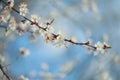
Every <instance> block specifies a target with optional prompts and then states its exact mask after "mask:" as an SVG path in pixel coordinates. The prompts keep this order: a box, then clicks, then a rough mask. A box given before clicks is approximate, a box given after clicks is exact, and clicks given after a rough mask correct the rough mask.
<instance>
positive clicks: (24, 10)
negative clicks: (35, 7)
mask: <svg viewBox="0 0 120 80" xmlns="http://www.w3.org/2000/svg"><path fill="white" fill-rule="evenodd" d="M19 7H20V9H19V11H20V15H22V16H26V14H27V13H28V8H27V4H25V3H21V4H20V6H19Z"/></svg>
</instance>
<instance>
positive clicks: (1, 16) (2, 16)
mask: <svg viewBox="0 0 120 80" xmlns="http://www.w3.org/2000/svg"><path fill="white" fill-rule="evenodd" d="M10 16H11V15H10V11H9V10H3V11H2V12H1V13H0V23H1V22H3V23H7V22H8V20H9V19H10Z"/></svg>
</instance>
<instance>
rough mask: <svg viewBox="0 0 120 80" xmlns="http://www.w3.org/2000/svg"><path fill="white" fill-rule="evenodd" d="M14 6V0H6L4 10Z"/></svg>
mask: <svg viewBox="0 0 120 80" xmlns="http://www.w3.org/2000/svg"><path fill="white" fill-rule="evenodd" d="M13 6H14V0H8V5H7V6H6V7H5V9H6V10H10V9H11V8H12V7H13Z"/></svg>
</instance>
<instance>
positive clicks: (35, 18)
mask: <svg viewBox="0 0 120 80" xmlns="http://www.w3.org/2000/svg"><path fill="white" fill-rule="evenodd" d="M39 19H40V17H39V16H38V15H35V14H33V15H31V21H33V22H34V23H38V21H39Z"/></svg>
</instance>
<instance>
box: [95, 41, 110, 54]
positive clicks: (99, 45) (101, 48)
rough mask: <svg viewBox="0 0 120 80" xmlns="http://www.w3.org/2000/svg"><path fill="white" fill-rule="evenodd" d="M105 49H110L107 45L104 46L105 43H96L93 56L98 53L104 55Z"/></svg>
mask: <svg viewBox="0 0 120 80" xmlns="http://www.w3.org/2000/svg"><path fill="white" fill-rule="evenodd" d="M107 47H111V46H109V45H108V44H106V43H105V42H104V43H101V42H99V41H98V42H97V44H95V51H94V53H95V54H94V55H97V54H98V53H102V54H104V53H106V48H107Z"/></svg>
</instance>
